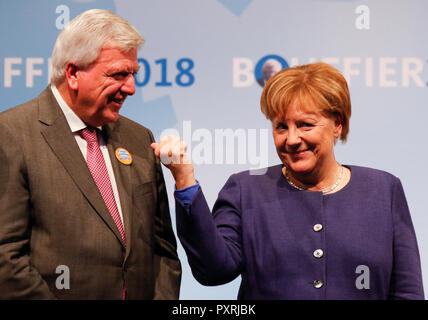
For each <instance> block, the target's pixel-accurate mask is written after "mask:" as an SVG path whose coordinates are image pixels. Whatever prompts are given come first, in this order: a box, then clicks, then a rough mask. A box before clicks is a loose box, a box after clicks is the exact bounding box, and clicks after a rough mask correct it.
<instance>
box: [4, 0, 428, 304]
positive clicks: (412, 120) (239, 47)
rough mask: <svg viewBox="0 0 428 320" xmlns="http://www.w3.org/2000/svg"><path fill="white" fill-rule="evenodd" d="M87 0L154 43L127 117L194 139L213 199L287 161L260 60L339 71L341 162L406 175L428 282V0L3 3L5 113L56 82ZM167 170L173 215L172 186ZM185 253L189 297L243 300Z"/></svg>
mask: <svg viewBox="0 0 428 320" xmlns="http://www.w3.org/2000/svg"><path fill="white" fill-rule="evenodd" d="M90 8H103V9H108V10H111V11H113V12H116V13H118V14H119V15H121V16H123V17H124V18H125V19H127V20H129V21H130V22H131V23H132V24H133V25H134V26H136V27H137V29H138V30H139V31H140V33H141V34H142V35H143V37H144V38H145V39H146V43H145V45H144V46H143V48H142V50H141V51H140V53H139V57H140V64H141V72H140V73H139V75H138V78H137V84H138V87H137V92H136V94H135V95H134V96H133V97H129V98H128V100H127V102H126V103H125V106H124V108H123V109H122V114H123V115H125V116H128V117H130V118H131V119H133V120H135V121H137V122H139V123H141V124H143V125H145V126H147V127H149V128H151V129H152V130H153V132H154V134H155V136H156V138H157V139H159V137H160V135H161V134H162V133H165V132H166V131H165V130H166V129H173V130H175V131H176V132H178V133H179V134H180V135H181V136H182V137H183V138H184V139H185V140H186V141H187V143H188V144H189V146H190V150H191V155H192V157H193V159H194V161H195V171H196V176H197V179H198V180H199V181H200V183H201V185H202V188H203V190H204V191H205V193H206V197H207V200H208V202H209V204H210V206H212V205H213V204H214V201H215V199H216V197H217V193H218V191H219V190H220V188H221V187H222V186H223V184H224V183H225V181H226V179H227V178H228V177H229V175H230V174H232V173H234V172H237V171H242V170H246V169H250V168H260V167H264V166H267V165H273V164H277V163H279V160H278V158H277V156H276V152H275V148H274V145H273V141H272V138H271V128H270V123H269V122H268V121H267V120H266V119H265V118H264V116H263V115H262V113H261V112H260V106H259V99H260V94H261V91H262V87H261V85H260V84H259V82H260V81H257V80H258V79H259V77H260V74H261V67H262V64H263V62H264V61H266V60H268V59H269V58H273V59H276V60H278V61H279V62H281V63H282V64H283V65H284V63H286V64H287V65H290V66H292V65H296V64H306V63H308V62H312V61H320V60H322V61H326V62H329V63H331V64H332V65H334V66H335V67H337V68H338V69H339V70H341V71H342V72H343V73H344V74H345V76H346V78H347V79H348V81H349V83H350V90H351V98H352V105H353V114H352V118H351V127H350V134H349V137H348V142H347V143H346V144H344V145H342V144H338V145H337V147H336V155H337V159H338V161H339V162H341V163H344V164H356V165H362V166H369V167H374V168H378V169H383V170H386V171H389V172H391V173H393V174H395V175H396V176H398V177H400V178H401V181H402V183H403V186H404V189H405V192H406V196H407V200H408V203H409V207H410V210H411V214H412V218H413V223H414V225H415V229H416V234H417V238H418V241H419V247H420V253H421V258H422V268H423V273H424V280H425V283H424V284H425V288H428V280H427V279H428V276H427V274H428V236H427V235H428V232H427V230H428V216H427V211H428V196H427V189H426V184H427V181H428V171H427V170H426V166H427V164H428V151H427V149H426V148H427V138H428V135H427V123H426V119H427V118H428V88H427V81H428V65H427V62H428V41H427V37H426V30H427V29H428V19H427V12H428V1H426V0H413V1H405V0H367V1H357V0H301V1H297V0H185V1H174V0H156V1H154V0H138V1H137V0H117V1H113V0H93V1H91V0H79V1H77V0H75V1H71V0H16V1H1V2H0V41H1V43H2V46H1V49H0V96H1V102H0V111H2V110H6V109H8V108H10V107H12V106H15V105H17V104H20V103H23V102H25V101H27V100H29V99H31V98H33V97H35V96H37V95H38V94H39V93H40V92H41V91H42V90H43V89H44V88H45V87H46V86H47V84H48V74H49V58H50V56H51V53H52V48H53V45H54V42H55V39H56V37H57V35H58V34H59V32H60V30H61V29H62V28H63V26H64V25H65V24H66V23H67V22H68V21H69V20H71V19H72V18H74V17H75V16H76V15H78V14H79V13H81V12H83V11H85V10H87V9H90ZM227 129H230V130H229V133H230V132H232V133H234V134H236V136H237V137H238V136H239V139H241V140H240V141H241V143H240V144H239V145H238V144H237V141H238V140H239V139H238V138H237V139H236V141H235V146H233V145H231V143H232V142H231V141H229V144H228V142H227V141H225V142H224V148H223V147H221V148H219V143H220V142H219V141H220V138H221V130H223V133H224V132H227V131H226V130H227ZM0 138H1V137H0ZM228 148H230V149H228ZM228 150H229V151H228ZM230 150H232V152H231V153H230ZM228 152H229V153H228ZM164 173H165V177H166V182H167V186H168V195H169V199H170V206H171V214H172V218H173V221H174V222H175V212H174V207H175V205H174V201H173V189H174V183H173V180H172V177H171V175H170V174H169V172H167V170H164ZM179 255H180V258H181V261H182V265H183V279H182V289H181V299H236V296H237V293H238V288H239V282H240V279H236V280H235V281H233V282H232V283H230V284H227V285H223V286H217V287H204V286H201V285H199V284H198V283H197V282H196V281H195V280H194V278H193V276H192V274H191V271H190V268H189V266H188V264H187V258H186V255H185V253H184V251H183V249H182V247H181V246H179ZM425 292H426V294H427V293H428V291H427V289H426V290H425Z"/></svg>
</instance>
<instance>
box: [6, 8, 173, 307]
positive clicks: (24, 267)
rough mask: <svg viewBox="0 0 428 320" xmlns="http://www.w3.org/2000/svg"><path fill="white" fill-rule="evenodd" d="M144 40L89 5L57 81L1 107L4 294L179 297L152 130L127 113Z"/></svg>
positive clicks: (59, 45)
mask: <svg viewBox="0 0 428 320" xmlns="http://www.w3.org/2000/svg"><path fill="white" fill-rule="evenodd" d="M143 42H144V40H143V38H142V37H141V36H140V34H139V33H138V32H137V30H136V29H135V28H134V27H132V26H131V25H130V24H129V23H128V22H126V21H125V20H124V19H122V18H121V17H119V16H117V15H115V14H113V13H111V12H109V11H106V10H98V9H94V10H89V11H86V12H84V13H82V14H81V15H79V16H78V17H76V18H75V19H73V20H72V21H71V22H70V23H69V24H68V25H67V26H66V27H65V28H64V29H63V31H62V32H61V33H60V35H59V36H58V39H57V41H56V43H55V47H54V51H53V56H52V71H53V72H52V77H51V83H50V85H49V86H48V88H46V89H45V90H44V91H43V92H42V93H41V94H40V95H39V96H38V97H37V98H35V99H34V100H31V101H29V102H27V103H24V104H23V105H20V106H17V107H15V108H12V109H9V110H7V111H5V112H3V113H1V114H0V135H1V136H2V139H1V142H0V158H1V160H3V161H2V168H0V183H1V184H3V185H5V187H4V189H5V192H3V193H2V194H1V195H0V225H1V229H0V298H3V299H177V298H178V295H179V288H180V279H181V266H180V262H179V259H178V255H177V247H176V240H175V236H174V233H173V230H172V226H171V219H170V213H169V207H168V199H167V194H166V191H165V183H164V179H163V175H162V171H161V168H160V165H159V162H158V160H157V159H156V158H155V156H154V154H153V152H152V150H151V148H150V144H151V143H152V142H153V141H154V139H153V135H152V133H151V132H150V131H149V130H148V129H147V128H144V127H143V126H141V125H139V124H137V123H135V122H133V121H131V120H129V119H126V118H124V117H122V116H119V110H120V108H121V107H122V105H123V103H124V101H125V99H126V97H127V96H128V95H133V94H134V93H135V80H134V75H135V73H136V72H137V71H138V68H139V67H138V59H137V50H138V49H139V48H140V46H141V45H142V43H143Z"/></svg>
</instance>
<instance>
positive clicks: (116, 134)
mask: <svg viewBox="0 0 428 320" xmlns="http://www.w3.org/2000/svg"><path fill="white" fill-rule="evenodd" d="M103 131H104V132H105V138H106V141H107V147H108V151H109V155H110V161H111V163H112V167H113V171H114V176H115V179H116V184H117V189H118V192H119V198H120V204H121V208H122V215H123V223H124V227H125V236H126V254H125V260H126V259H127V257H128V255H129V253H130V248H131V240H132V237H131V234H132V233H131V226H132V221H131V220H132V215H131V212H132V176H131V166H132V163H131V164H130V165H126V164H123V163H121V162H119V160H118V159H117V158H116V155H115V150H116V149H117V148H119V147H122V148H124V147H125V145H124V144H123V142H122V140H121V136H120V125H119V123H118V122H117V123H110V124H108V125H106V126H104V127H103ZM125 148H126V147H125Z"/></svg>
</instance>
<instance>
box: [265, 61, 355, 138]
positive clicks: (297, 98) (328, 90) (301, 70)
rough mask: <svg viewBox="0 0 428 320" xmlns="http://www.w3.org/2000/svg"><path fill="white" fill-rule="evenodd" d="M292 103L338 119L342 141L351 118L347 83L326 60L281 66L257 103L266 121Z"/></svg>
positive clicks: (276, 115) (285, 110)
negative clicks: (295, 65) (294, 65)
mask: <svg viewBox="0 0 428 320" xmlns="http://www.w3.org/2000/svg"><path fill="white" fill-rule="evenodd" d="M292 103H297V104H298V105H299V107H301V108H302V109H304V110H305V111H309V112H321V113H323V114H324V115H326V116H328V117H331V118H333V119H335V120H338V121H340V123H341V124H342V133H341V136H340V139H341V140H342V142H345V141H346V138H347V135H348V132H349V119H350V117H351V99H350V94H349V89H348V84H347V83H346V80H345V78H344V77H343V76H342V74H341V73H340V72H339V71H338V70H337V69H336V68H334V67H332V66H331V65H329V64H327V63H323V62H317V63H312V64H307V65H302V66H297V67H292V68H287V69H284V70H282V71H280V72H278V73H277V74H275V75H274V76H273V77H272V78H271V79H270V80H269V81H268V82H267V83H266V85H265V87H264V89H263V92H262V96H261V99H260V105H261V109H262V112H263V113H264V115H265V116H266V118H268V119H269V120H271V121H273V120H274V119H275V118H276V117H278V116H279V117H282V116H284V115H285V113H286V112H287V109H288V107H289V106H290V105H291V104H292Z"/></svg>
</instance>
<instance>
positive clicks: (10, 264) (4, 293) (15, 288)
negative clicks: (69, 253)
mask: <svg viewBox="0 0 428 320" xmlns="http://www.w3.org/2000/svg"><path fill="white" fill-rule="evenodd" d="M9 132H10V131H9V130H8V129H7V128H6V127H5V126H4V125H3V124H0V137H1V139H0V226H1V227H0V299H54V298H55V296H54V295H53V293H52V292H51V291H50V290H49V287H48V285H47V284H46V282H45V281H44V280H43V279H42V277H41V275H40V273H39V272H38V271H37V270H36V269H35V268H34V267H33V266H32V265H31V260H30V255H29V253H30V237H31V227H32V226H31V223H32V222H31V216H30V192H29V189H28V184H27V179H26V168H25V161H24V156H23V152H22V150H21V148H20V145H19V143H18V142H17V141H16V140H17V139H16V137H14V136H13V135H12V134H10V133H9Z"/></svg>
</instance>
